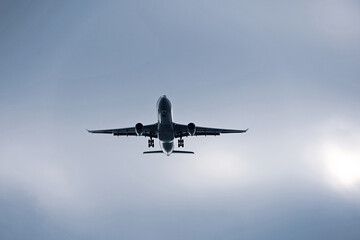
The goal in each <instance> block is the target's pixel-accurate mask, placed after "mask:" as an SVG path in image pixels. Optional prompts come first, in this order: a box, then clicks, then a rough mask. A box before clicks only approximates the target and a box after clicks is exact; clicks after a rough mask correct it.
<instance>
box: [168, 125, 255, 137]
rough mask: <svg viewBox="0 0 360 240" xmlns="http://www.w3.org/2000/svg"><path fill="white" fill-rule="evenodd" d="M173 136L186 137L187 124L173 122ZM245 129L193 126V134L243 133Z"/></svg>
mask: <svg viewBox="0 0 360 240" xmlns="http://www.w3.org/2000/svg"><path fill="white" fill-rule="evenodd" d="M174 129H175V137H176V138H179V137H188V136H191V135H190V134H189V132H188V125H183V124H174ZM247 130H248V129H246V130H237V129H223V128H209V127H198V126H196V128H195V133H194V136H218V135H220V134H222V133H244V132H246V131H247Z"/></svg>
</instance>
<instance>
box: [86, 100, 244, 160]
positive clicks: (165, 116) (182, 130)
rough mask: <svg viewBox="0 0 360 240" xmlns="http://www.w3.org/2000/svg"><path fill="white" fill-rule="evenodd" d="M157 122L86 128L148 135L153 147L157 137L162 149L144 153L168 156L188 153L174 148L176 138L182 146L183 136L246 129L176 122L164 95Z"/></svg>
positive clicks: (114, 133)
mask: <svg viewBox="0 0 360 240" xmlns="http://www.w3.org/2000/svg"><path fill="white" fill-rule="evenodd" d="M156 107H157V111H158V122H157V123H155V124H151V125H143V124H141V123H137V124H136V125H135V127H129V128H116V129H106V130H88V132H90V133H105V134H113V135H114V136H145V137H149V138H150V139H149V141H148V146H149V147H154V140H153V138H158V139H159V142H160V147H161V149H162V151H147V152H144V153H165V154H166V155H168V156H170V154H171V153H190V154H193V153H194V152H191V151H178V150H174V148H175V145H174V141H175V139H176V138H179V140H178V147H184V139H182V138H183V137H188V136H208V135H210V136H217V135H220V133H244V132H246V131H247V130H248V129H246V130H235V129H220V128H206V127H198V126H195V124H194V123H189V124H188V125H183V124H177V123H174V122H173V119H172V108H171V102H170V100H169V99H168V98H167V97H166V96H165V95H163V96H161V97H160V98H159V100H158V102H157V105H156Z"/></svg>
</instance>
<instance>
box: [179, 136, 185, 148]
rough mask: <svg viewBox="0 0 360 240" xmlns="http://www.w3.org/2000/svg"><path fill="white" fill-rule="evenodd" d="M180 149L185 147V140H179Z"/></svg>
mask: <svg viewBox="0 0 360 240" xmlns="http://www.w3.org/2000/svg"><path fill="white" fill-rule="evenodd" d="M178 147H184V139H182V138H180V139H179V140H178Z"/></svg>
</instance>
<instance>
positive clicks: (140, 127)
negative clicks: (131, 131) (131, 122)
mask: <svg viewBox="0 0 360 240" xmlns="http://www.w3.org/2000/svg"><path fill="white" fill-rule="evenodd" d="M143 127H144V126H143V125H142V124H141V123H137V124H136V125H135V132H136V134H137V135H138V136H141V135H142V134H143V132H144V129H143Z"/></svg>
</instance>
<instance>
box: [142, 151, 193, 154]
mask: <svg viewBox="0 0 360 240" xmlns="http://www.w3.org/2000/svg"><path fill="white" fill-rule="evenodd" d="M148 153H164V152H163V151H159V150H158V151H147V152H143V154H148ZM172 153H188V154H194V152H190V151H177V150H174V151H172Z"/></svg>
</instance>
